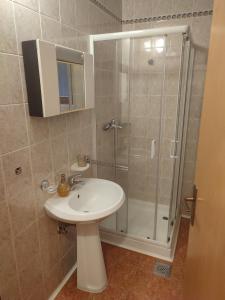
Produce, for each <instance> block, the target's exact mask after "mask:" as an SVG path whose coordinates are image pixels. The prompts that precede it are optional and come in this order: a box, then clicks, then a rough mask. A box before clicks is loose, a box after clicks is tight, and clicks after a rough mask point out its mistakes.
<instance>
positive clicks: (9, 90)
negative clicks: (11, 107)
mask: <svg viewBox="0 0 225 300" xmlns="http://www.w3.org/2000/svg"><path fill="white" fill-rule="evenodd" d="M0 69H1V73H0V90H1V91H2V93H1V99H0V104H11V103H21V102H22V101H23V95H22V86H21V80H20V68H19V58H18V57H17V56H14V55H7V54H0Z"/></svg>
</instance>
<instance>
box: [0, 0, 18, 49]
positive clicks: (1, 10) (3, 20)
mask: <svg viewBox="0 0 225 300" xmlns="http://www.w3.org/2000/svg"><path fill="white" fill-rule="evenodd" d="M0 28H1V30H0V51H3V52H8V53H17V45H16V30H15V24H14V19H13V4H12V1H9V0H2V1H0Z"/></svg>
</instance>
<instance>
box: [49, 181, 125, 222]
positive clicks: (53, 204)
mask: <svg viewBox="0 0 225 300" xmlns="http://www.w3.org/2000/svg"><path fill="white" fill-rule="evenodd" d="M124 200H125V195H124V191H123V189H122V188H121V187H120V186H119V185H118V184H116V183H114V182H112V181H109V180H103V179H95V178H91V179H82V182H81V183H80V184H78V185H77V186H76V189H75V190H74V191H72V192H70V194H69V196H67V197H65V198H61V197H59V196H58V195H55V196H54V197H53V198H51V199H49V200H47V202H46V203H45V209H46V211H47V214H48V215H49V216H50V217H52V218H54V219H56V220H59V221H62V222H65V223H70V224H76V223H80V222H93V221H97V220H101V219H104V218H106V217H107V216H109V215H111V214H112V213H114V212H115V211H117V210H118V209H119V208H120V207H121V205H122V204H123V202H124Z"/></svg>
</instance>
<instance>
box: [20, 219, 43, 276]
mask: <svg viewBox="0 0 225 300" xmlns="http://www.w3.org/2000/svg"><path fill="white" fill-rule="evenodd" d="M15 251H16V260H17V265H18V269H19V270H20V271H22V270H24V269H26V267H27V266H29V264H30V263H31V262H32V261H33V259H34V258H35V256H36V255H37V254H38V252H39V242H38V231H37V223H33V224H32V225H30V226H29V227H28V228H27V229H26V230H25V231H23V232H21V233H20V234H19V235H17V236H16V238H15Z"/></svg>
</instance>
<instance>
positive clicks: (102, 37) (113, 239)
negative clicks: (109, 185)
mask: <svg viewBox="0 0 225 300" xmlns="http://www.w3.org/2000/svg"><path fill="white" fill-rule="evenodd" d="M178 33H180V34H183V36H184V40H185V41H186V43H187V44H186V45H185V46H186V48H185V49H184V51H186V52H187V53H186V55H187V57H186V60H185V61H183V60H182V62H181V70H184V71H181V72H184V73H183V76H184V78H185V80H182V82H185V86H184V87H183V89H182V86H180V89H181V93H180V97H184V107H183V108H182V109H183V122H182V125H181V126H180V125H179V124H178V131H182V133H183V138H182V143H181V145H180V155H181V158H180V164H179V166H178V170H177V172H178V174H179V175H178V176H179V178H178V180H179V186H178V187H177V190H176V192H177V199H178V201H180V198H181V186H182V177H183V168H184V153H185V145H186V134H187V126H188V112H189V105H190V97H191V93H190V90H191V84H192V72H193V61H194V59H193V57H194V51H195V50H194V48H195V45H194V43H193V42H192V40H191V34H190V30H189V26H173V27H161V28H153V29H145V30H135V31H126V32H114V33H106V34H96V35H90V39H89V42H90V44H89V46H90V53H91V54H93V55H94V43H95V42H97V41H109V40H122V39H126V38H130V39H132V38H145V37H154V36H160V35H169V34H178ZM179 85H180V84H179ZM93 151H94V155H95V157H94V161H95V162H97V160H96V159H97V158H96V145H94V149H93ZM175 184H176V183H175ZM178 201H176V203H177V202H178ZM171 206H172V205H170V210H171V209H172V207H171ZM176 206H177V204H176ZM175 209H176V211H177V207H176V208H175ZM177 214H178V215H177V218H176V222H175V225H174V226H173V227H172V228H170V226H169V227H168V232H169V231H170V233H171V239H170V241H168V243H167V244H165V243H162V242H159V241H157V240H153V239H150V240H146V239H144V238H141V237H137V236H134V235H131V234H126V233H121V232H115V231H112V230H105V229H104V230H101V238H102V240H103V241H105V242H107V243H110V244H113V245H116V246H120V247H123V248H127V249H130V250H134V251H137V252H140V253H144V254H147V255H151V256H155V257H158V258H162V259H165V260H168V261H172V260H173V257H174V252H175V248H176V241H177V235H178V231H179V224H180V217H181V215H180V211H177Z"/></svg>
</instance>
